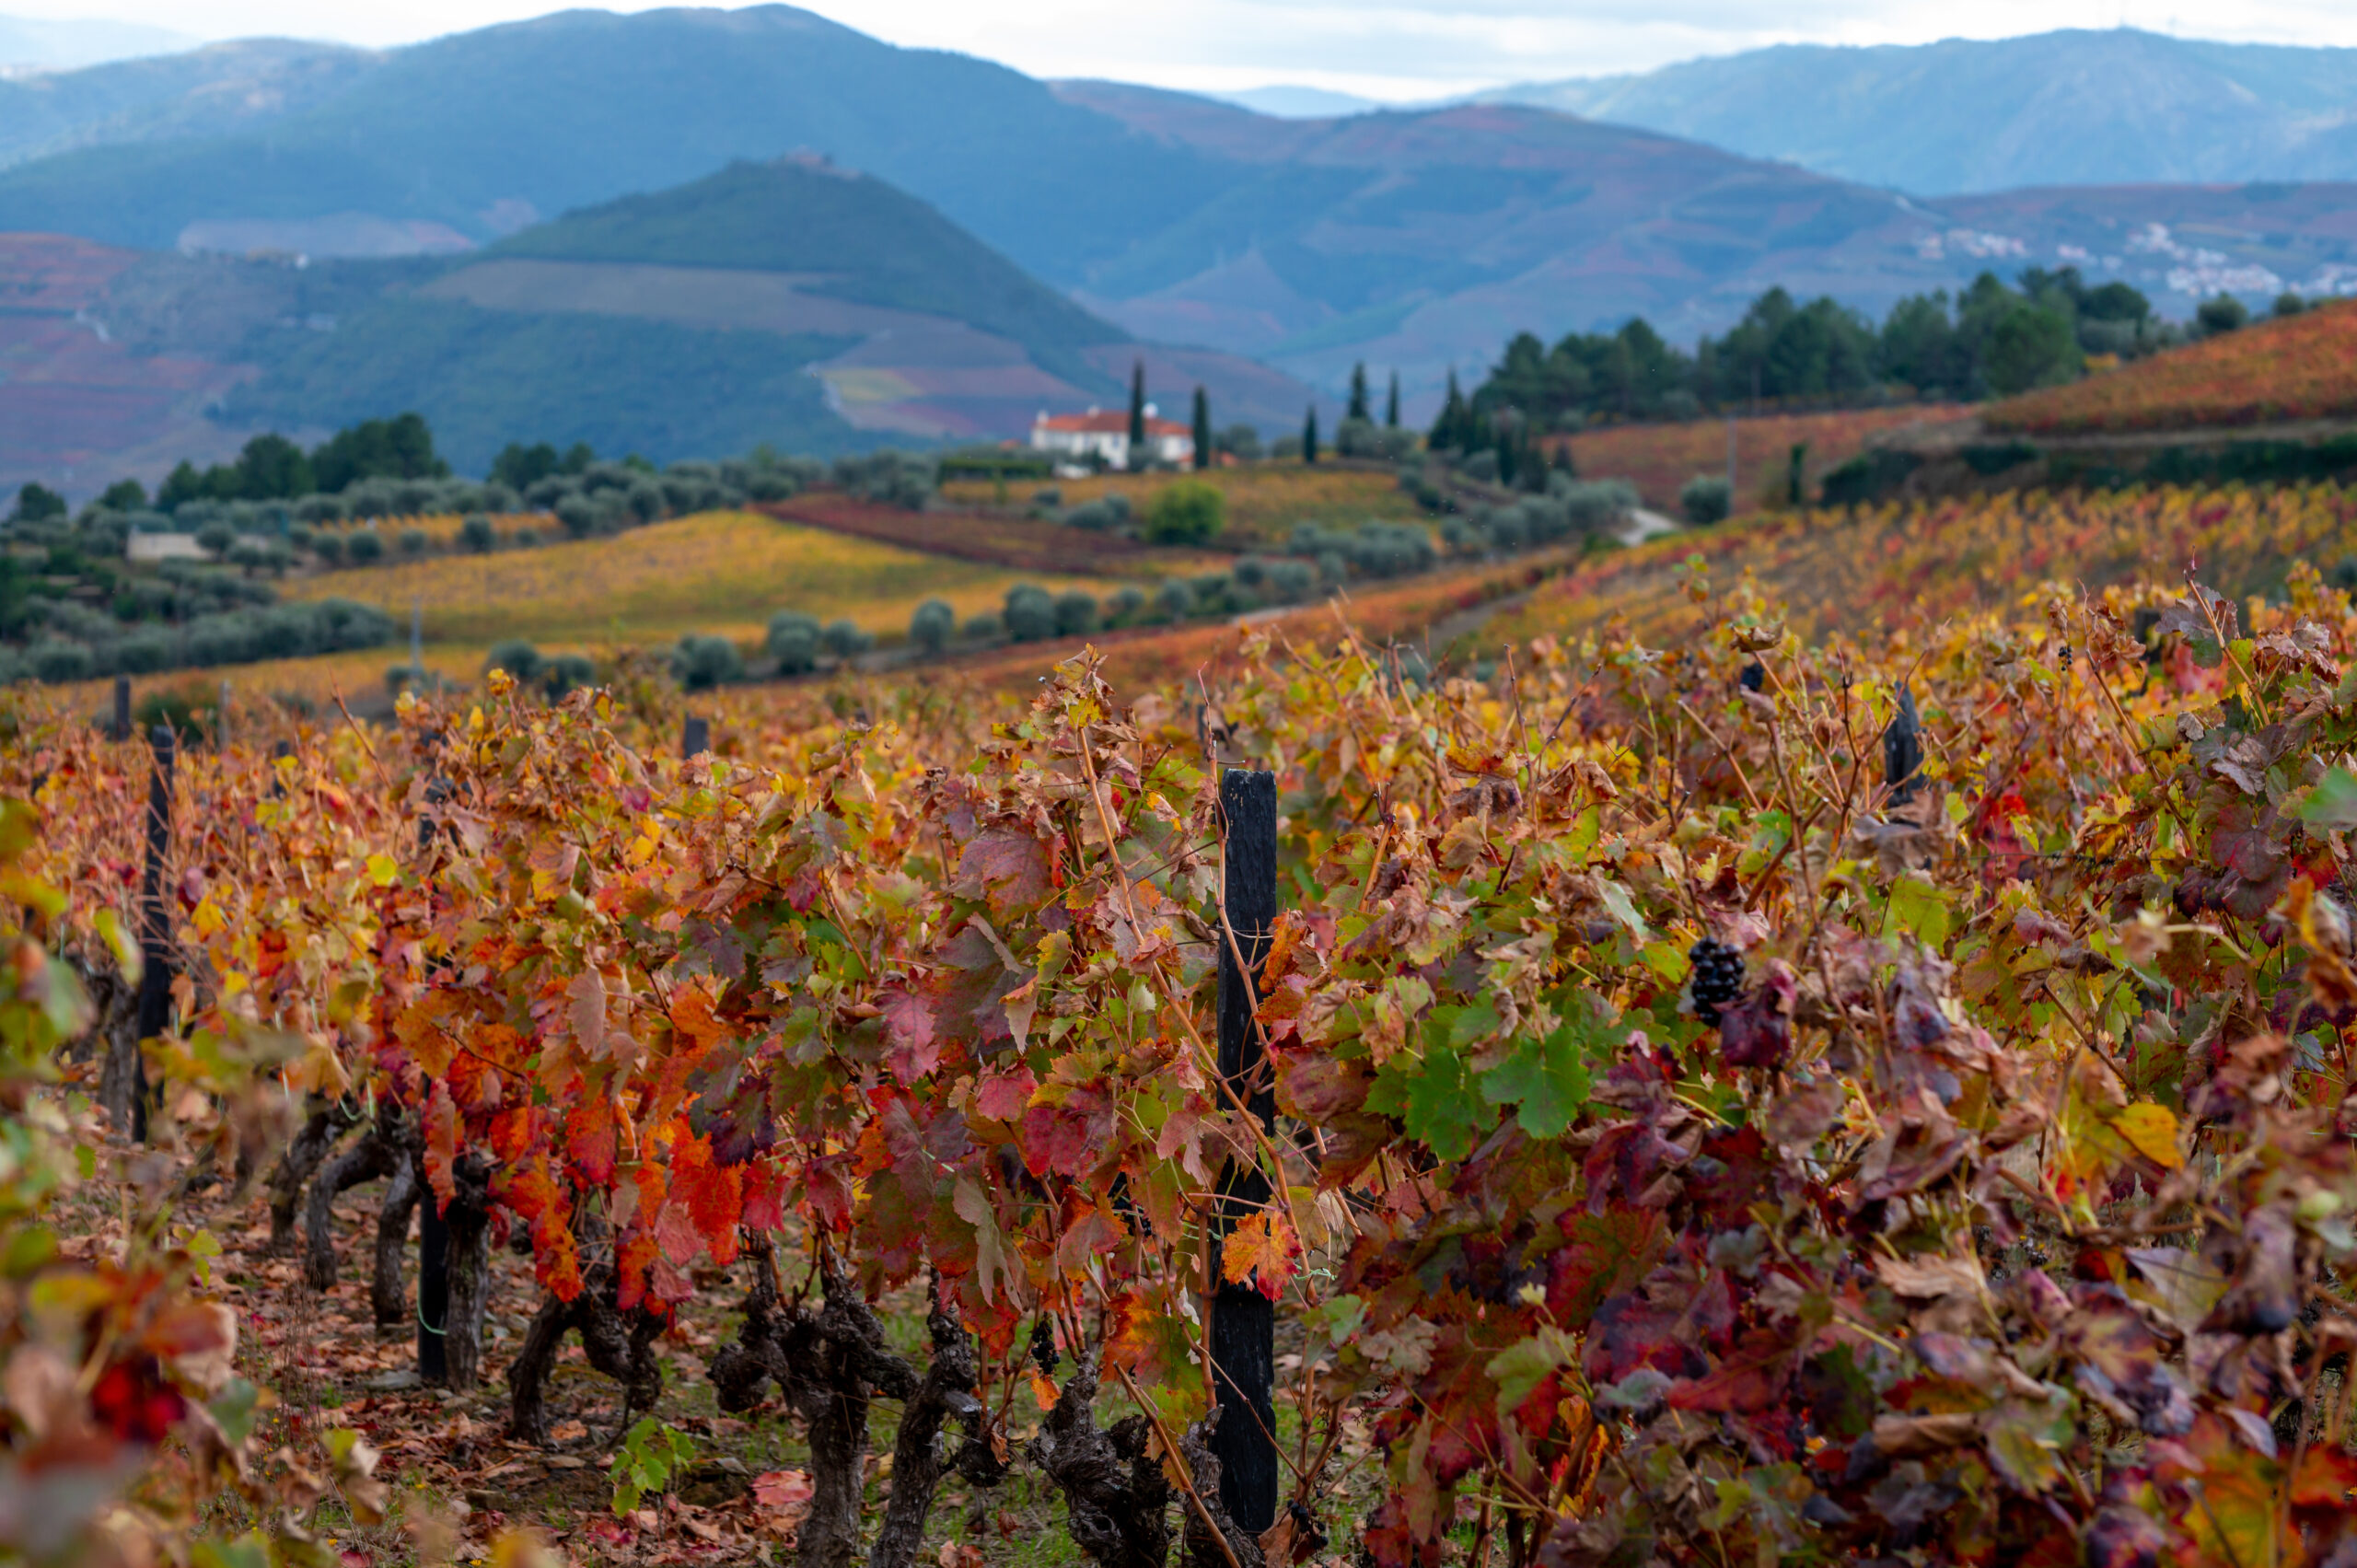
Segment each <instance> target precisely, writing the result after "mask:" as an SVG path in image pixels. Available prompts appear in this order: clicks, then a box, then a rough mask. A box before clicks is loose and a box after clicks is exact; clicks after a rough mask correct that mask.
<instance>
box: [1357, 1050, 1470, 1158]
mask: <svg viewBox="0 0 2357 1568" xmlns="http://www.w3.org/2000/svg"><path fill="white" fill-rule="evenodd" d="M1367 1106H1368V1108H1369V1109H1375V1110H1385V1109H1393V1108H1395V1107H1396V1111H1395V1113H1396V1114H1397V1115H1398V1116H1399V1119H1400V1121H1402V1122H1404V1123H1405V1124H1406V1126H1407V1129H1408V1136H1410V1137H1411V1138H1413V1139H1415V1140H1416V1141H1417V1142H1419V1143H1421V1144H1423V1145H1424V1146H1425V1147H1427V1148H1429V1149H1431V1150H1432V1152H1433V1153H1434V1154H1435V1155H1437V1156H1440V1157H1441V1158H1442V1159H1445V1160H1461V1159H1463V1158H1464V1157H1465V1156H1467V1155H1469V1154H1471V1153H1472V1152H1473V1137H1474V1134H1475V1133H1477V1132H1480V1131H1481V1129H1482V1128H1483V1127H1484V1126H1485V1125H1486V1124H1487V1121H1488V1118H1487V1115H1486V1114H1485V1113H1486V1111H1487V1109H1488V1108H1487V1107H1485V1106H1484V1105H1482V1103H1481V1098H1480V1095H1478V1094H1476V1093H1475V1092H1474V1090H1473V1077H1472V1074H1470V1073H1469V1072H1467V1071H1466V1067H1465V1059H1464V1058H1463V1057H1461V1056H1459V1055H1457V1053H1456V1052H1454V1051H1439V1050H1434V1051H1430V1052H1428V1053H1427V1054H1426V1055H1425V1057H1424V1060H1423V1061H1422V1063H1416V1062H1412V1061H1411V1060H1409V1059H1408V1058H1406V1057H1404V1056H1400V1057H1394V1058H1393V1059H1392V1060H1391V1061H1390V1062H1389V1063H1387V1064H1386V1065H1385V1067H1384V1069H1383V1072H1382V1073H1381V1074H1378V1075H1377V1076H1376V1081H1375V1087H1374V1088H1373V1089H1372V1090H1370V1091H1369V1092H1368V1094H1367Z"/></svg>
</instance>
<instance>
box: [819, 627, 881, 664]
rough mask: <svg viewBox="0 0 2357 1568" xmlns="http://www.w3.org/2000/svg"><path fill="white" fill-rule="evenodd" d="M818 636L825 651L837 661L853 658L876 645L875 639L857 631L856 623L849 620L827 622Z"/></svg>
mask: <svg viewBox="0 0 2357 1568" xmlns="http://www.w3.org/2000/svg"><path fill="white" fill-rule="evenodd" d="M819 635H820V637H821V638H822V639H823V640H824V641H825V642H826V645H827V651H828V652H829V653H830V654H832V655H834V656H836V657H837V658H839V659H851V658H855V657H857V656H859V655H861V654H864V653H865V652H866V651H867V650H868V649H869V648H871V647H873V646H874V645H875V644H876V639H875V638H873V637H871V636H869V635H868V634H867V633H865V632H863V631H861V630H860V629H859V622H858V621H853V620H849V619H844V620H840V621H829V622H828V624H827V629H826V631H824V632H822V633H819Z"/></svg>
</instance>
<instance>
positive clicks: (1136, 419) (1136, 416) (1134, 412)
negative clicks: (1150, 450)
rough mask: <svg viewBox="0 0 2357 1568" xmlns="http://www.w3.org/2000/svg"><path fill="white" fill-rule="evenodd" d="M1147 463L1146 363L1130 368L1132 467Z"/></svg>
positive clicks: (1136, 364)
mask: <svg viewBox="0 0 2357 1568" xmlns="http://www.w3.org/2000/svg"><path fill="white" fill-rule="evenodd" d="M1144 461H1145V361H1144V360H1143V359H1141V360H1139V361H1137V362H1136V363H1135V364H1133V365H1132V366H1130V466H1131V467H1132V468H1136V467H1137V466H1139V465H1140V464H1141V463H1143V462H1144Z"/></svg>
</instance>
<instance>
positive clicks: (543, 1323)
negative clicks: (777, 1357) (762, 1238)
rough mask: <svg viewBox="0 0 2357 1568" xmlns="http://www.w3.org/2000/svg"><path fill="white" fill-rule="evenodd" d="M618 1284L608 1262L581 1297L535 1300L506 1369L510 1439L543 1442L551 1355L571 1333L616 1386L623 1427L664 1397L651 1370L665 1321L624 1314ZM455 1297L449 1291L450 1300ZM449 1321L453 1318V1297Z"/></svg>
mask: <svg viewBox="0 0 2357 1568" xmlns="http://www.w3.org/2000/svg"><path fill="white" fill-rule="evenodd" d="M454 1206H455V1205H454ZM583 1239H584V1240H587V1239H590V1238H589V1237H584V1238H583ZM485 1256H486V1258H488V1253H487V1252H486V1254H485ZM620 1284H621V1279H620V1276H619V1275H618V1274H617V1273H616V1272H615V1270H614V1265H613V1260H611V1259H610V1258H607V1259H600V1260H598V1262H596V1263H594V1264H592V1265H590V1268H589V1270H588V1272H587V1273H586V1275H585V1276H584V1277H583V1279H582V1282H581V1294H580V1295H576V1296H575V1297H574V1298H573V1299H572V1300H571V1301H565V1300H562V1299H560V1298H559V1297H558V1296H557V1295H556V1294H555V1293H554V1292H551V1293H549V1295H547V1296H546V1297H545V1298H544V1299H543V1300H542V1301H541V1302H540V1310H539V1311H538V1312H536V1313H534V1314H533V1315H532V1324H531V1327H530V1328H528V1329H527V1330H525V1331H524V1344H523V1348H522V1349H520V1350H518V1351H517V1353H516V1359H515V1360H514V1361H513V1362H511V1363H509V1364H508V1367H507V1387H508V1415H507V1426H508V1431H509V1433H510V1434H511V1435H513V1436H515V1437H517V1438H519V1439H521V1440H522V1441H524V1442H527V1443H540V1444H545V1443H546V1442H548V1440H549V1416H548V1376H549V1368H550V1367H552V1366H553V1365H556V1353H557V1351H558V1350H559V1349H560V1348H561V1347H562V1346H563V1343H564V1336H565V1335H566V1334H567V1333H569V1332H578V1333H579V1334H580V1336H581V1348H582V1351H583V1352H584V1353H586V1355H587V1356H588V1358H589V1365H591V1366H593V1367H596V1368H597V1369H598V1371H599V1372H602V1373H604V1374H605V1375H606V1376H609V1377H611V1378H613V1379H615V1380H616V1381H617V1382H619V1383H621V1385H622V1388H623V1393H622V1413H623V1418H624V1419H623V1421H622V1425H623V1426H624V1427H625V1428H627V1427H628V1426H629V1424H630V1423H629V1419H628V1418H629V1415H630V1412H631V1411H650V1410H653V1409H654V1408H655V1403H656V1400H659V1399H661V1398H662V1397H663V1371H662V1368H661V1367H659V1366H658V1365H656V1361H655V1351H654V1344H655V1336H656V1335H657V1334H659V1333H661V1332H662V1331H663V1319H662V1318H658V1317H656V1316H655V1314H653V1313H651V1312H649V1311H647V1310H646V1309H645V1308H644V1307H632V1308H631V1309H630V1310H629V1311H628V1312H623V1311H622V1310H621V1308H620V1307H617V1306H616V1305H615V1303H616V1299H617V1296H618V1295H619V1286H620ZM456 1294H457V1293H456V1290H455V1289H454V1290H453V1292H452V1295H453V1296H454V1298H455V1296H456ZM452 1315H453V1316H454V1317H455V1316H456V1301H455V1299H454V1300H453V1304H452Z"/></svg>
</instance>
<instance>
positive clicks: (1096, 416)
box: [1031, 409, 1194, 436]
mask: <svg viewBox="0 0 2357 1568" xmlns="http://www.w3.org/2000/svg"><path fill="white" fill-rule="evenodd" d="M1031 427H1032V428H1033V429H1034V430H1062V431H1070V432H1073V433H1074V434H1081V435H1089V436H1126V435H1128V434H1129V433H1130V416H1129V415H1128V414H1127V413H1125V412H1122V411H1121V410H1120V409H1101V410H1099V411H1098V412H1095V413H1054V414H1042V415H1040V416H1039V418H1038V419H1035V420H1033V421H1032V422H1031ZM1145 433H1146V434H1147V435H1148V436H1191V435H1193V434H1194V432H1192V431H1191V430H1190V429H1188V427H1187V426H1185V425H1183V424H1179V423H1178V422H1177V421H1176V420H1169V419H1149V420H1147V421H1146V422H1145Z"/></svg>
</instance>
